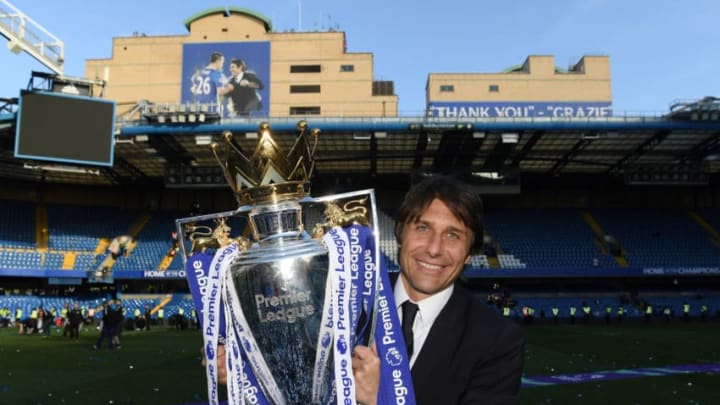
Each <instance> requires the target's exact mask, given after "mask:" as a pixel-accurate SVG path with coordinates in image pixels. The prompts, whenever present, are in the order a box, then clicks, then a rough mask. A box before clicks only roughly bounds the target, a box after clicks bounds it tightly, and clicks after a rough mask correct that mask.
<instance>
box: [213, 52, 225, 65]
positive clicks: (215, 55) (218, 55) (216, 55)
mask: <svg viewBox="0 0 720 405" xmlns="http://www.w3.org/2000/svg"><path fill="white" fill-rule="evenodd" d="M224 57H225V56H224V55H223V54H222V53H221V52H213V53H211V54H210V63H215V62H217V61H219V60H220V58H224Z"/></svg>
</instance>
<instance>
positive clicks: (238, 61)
mask: <svg viewBox="0 0 720 405" xmlns="http://www.w3.org/2000/svg"><path fill="white" fill-rule="evenodd" d="M230 64H232V65H235V66H237V67H240V68H242V69H243V70H245V61H244V60H242V59H240V58H233V59H232V60H231V61H230Z"/></svg>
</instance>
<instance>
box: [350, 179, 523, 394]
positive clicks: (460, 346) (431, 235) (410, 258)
mask: <svg viewBox="0 0 720 405" xmlns="http://www.w3.org/2000/svg"><path fill="white" fill-rule="evenodd" d="M395 237H396V238H397V241H398V246H399V258H400V267H401V271H400V276H399V278H398V281H397V282H396V283H395V287H394V296H395V302H396V303H397V305H398V313H399V314H400V319H401V321H402V323H403V325H406V324H407V325H408V328H407V332H404V334H405V338H406V344H407V346H408V355H409V357H410V367H411V373H412V379H413V386H414V389H415V398H416V401H417V403H418V404H420V405H425V404H428V405H430V404H433V405H434V404H519V403H520V399H519V392H520V379H521V375H522V366H523V344H524V339H523V336H522V331H521V329H520V327H519V326H517V325H515V324H513V323H511V322H509V321H506V320H504V319H501V318H500V317H498V316H497V315H496V314H495V312H493V311H492V310H490V309H489V308H488V307H487V306H486V305H485V304H483V303H481V302H479V301H478V300H476V299H475V298H474V297H473V295H472V294H471V293H470V292H469V291H467V290H466V289H465V288H464V287H462V286H461V285H459V283H457V280H458V278H459V276H460V274H461V273H462V271H463V269H464V268H465V265H466V264H468V263H469V262H470V259H471V255H473V254H477V253H479V252H480V250H481V248H482V240H483V206H482V200H481V199H480V197H479V196H478V195H477V194H474V193H472V192H471V191H470V190H469V189H468V187H467V186H466V185H464V184H462V183H460V182H457V181H456V180H454V179H452V178H448V177H433V178H430V179H427V180H425V181H423V182H421V183H418V184H417V185H416V186H414V187H413V188H412V189H411V190H410V191H409V192H408V193H407V195H406V196H405V200H404V201H403V203H402V205H401V206H400V208H399V210H398V215H397V218H396V225H395ZM411 318H413V319H412V320H411ZM403 329H406V328H405V326H403ZM379 364H380V361H379V359H378V358H377V353H376V352H375V350H374V349H370V348H368V347H365V346H358V347H356V349H355V352H354V356H353V370H354V373H355V379H356V383H357V399H358V402H360V403H362V404H366V405H371V404H375V402H376V398H377V390H378V385H379V378H380V377H379V369H380V366H379Z"/></svg>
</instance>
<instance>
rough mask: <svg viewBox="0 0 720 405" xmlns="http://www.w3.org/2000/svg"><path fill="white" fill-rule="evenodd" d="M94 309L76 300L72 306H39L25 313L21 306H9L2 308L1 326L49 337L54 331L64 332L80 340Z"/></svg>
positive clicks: (22, 332)
mask: <svg viewBox="0 0 720 405" xmlns="http://www.w3.org/2000/svg"><path fill="white" fill-rule="evenodd" d="M93 316H94V311H88V309H87V308H85V307H80V304H79V303H77V302H75V303H74V304H73V305H72V306H70V304H69V303H66V304H65V305H64V306H63V308H61V309H60V310H59V311H58V310H57V308H55V307H54V306H51V307H49V308H44V307H43V306H37V307H35V308H32V309H31V310H30V311H29V313H27V314H26V313H24V311H23V309H22V308H21V307H17V308H15V309H14V311H13V310H11V309H10V308H8V307H3V308H0V327H6V328H8V327H10V328H17V329H18V333H19V334H21V335H40V336H43V337H49V336H51V335H52V332H53V331H55V332H56V334H60V333H62V335H63V337H69V338H70V339H72V340H78V339H79V337H80V330H81V329H82V327H83V324H86V323H91V322H92V318H93Z"/></svg>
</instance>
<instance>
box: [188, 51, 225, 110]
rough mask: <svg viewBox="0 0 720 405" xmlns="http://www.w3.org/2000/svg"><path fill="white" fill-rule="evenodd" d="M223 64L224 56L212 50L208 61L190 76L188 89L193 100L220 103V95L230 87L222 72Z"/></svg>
mask: <svg viewBox="0 0 720 405" xmlns="http://www.w3.org/2000/svg"><path fill="white" fill-rule="evenodd" d="M223 65H225V56H224V55H223V54H222V53H220V52H213V53H212V54H210V63H208V65H207V66H205V67H204V68H203V69H201V70H199V71H197V72H195V74H194V75H193V76H192V77H191V78H190V82H191V84H192V87H191V88H190V91H191V92H192V94H193V96H194V100H195V101H197V102H199V103H212V104H215V105H218V106H219V105H221V104H222V103H221V102H220V97H221V96H224V95H225V94H227V93H228V92H229V91H230V90H231V89H232V87H231V86H228V85H227V79H226V77H225V75H224V74H223V72H222V68H223ZM219 112H221V111H219Z"/></svg>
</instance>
